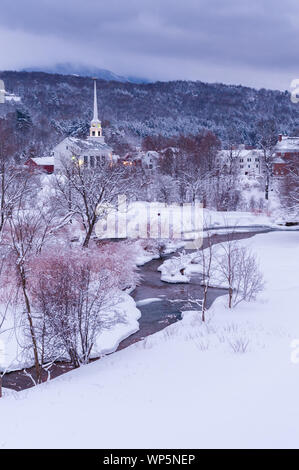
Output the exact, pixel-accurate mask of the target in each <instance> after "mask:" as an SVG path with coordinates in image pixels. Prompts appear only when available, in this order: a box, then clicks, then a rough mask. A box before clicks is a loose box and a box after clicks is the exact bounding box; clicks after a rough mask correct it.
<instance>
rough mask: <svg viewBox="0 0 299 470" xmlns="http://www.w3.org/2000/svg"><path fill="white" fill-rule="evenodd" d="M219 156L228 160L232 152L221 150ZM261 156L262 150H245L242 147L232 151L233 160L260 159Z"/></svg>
mask: <svg viewBox="0 0 299 470" xmlns="http://www.w3.org/2000/svg"><path fill="white" fill-rule="evenodd" d="M219 155H220V156H221V157H223V158H225V157H227V158H228V157H230V155H231V150H220V152H219ZM261 155H262V150H260V149H245V148H242V147H241V148H239V149H235V150H233V151H232V157H233V158H247V157H260V156H261Z"/></svg>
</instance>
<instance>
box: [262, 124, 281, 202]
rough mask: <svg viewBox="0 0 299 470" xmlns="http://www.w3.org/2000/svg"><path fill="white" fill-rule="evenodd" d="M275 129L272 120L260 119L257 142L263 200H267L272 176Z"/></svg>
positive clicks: (276, 134)
mask: <svg viewBox="0 0 299 470" xmlns="http://www.w3.org/2000/svg"><path fill="white" fill-rule="evenodd" d="M277 136H278V132H277V127H276V123H275V121H273V120H272V119H268V120H265V119H262V120H261V121H259V123H258V141H259V146H260V148H261V149H262V152H263V158H262V167H263V171H264V174H265V199H266V200H268V199H269V191H270V183H271V180H272V176H273V159H274V156H275V146H276V143H277Z"/></svg>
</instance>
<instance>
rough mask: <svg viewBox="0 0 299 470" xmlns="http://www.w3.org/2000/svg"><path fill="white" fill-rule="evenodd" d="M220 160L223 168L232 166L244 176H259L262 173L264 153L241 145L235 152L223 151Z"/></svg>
mask: <svg viewBox="0 0 299 470" xmlns="http://www.w3.org/2000/svg"><path fill="white" fill-rule="evenodd" d="M218 159H219V160H218V161H219V163H220V162H221V164H222V167H225V166H227V167H229V165H230V164H232V165H233V167H234V169H235V170H236V171H237V172H239V173H240V174H243V175H248V176H258V175H260V174H261V173H262V151H261V150H259V149H254V148H248V147H247V146H245V145H239V146H238V147H236V148H234V149H233V150H230V149H229V150H221V151H220V152H219V154H218Z"/></svg>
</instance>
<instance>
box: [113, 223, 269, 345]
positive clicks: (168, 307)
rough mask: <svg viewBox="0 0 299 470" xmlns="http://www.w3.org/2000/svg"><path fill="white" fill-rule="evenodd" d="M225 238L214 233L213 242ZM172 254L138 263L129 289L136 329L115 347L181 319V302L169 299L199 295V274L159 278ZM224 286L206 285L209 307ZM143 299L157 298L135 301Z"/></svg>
mask: <svg viewBox="0 0 299 470" xmlns="http://www.w3.org/2000/svg"><path fill="white" fill-rule="evenodd" d="M268 231H269V229H265V230H262V229H260V230H259V231H256V232H241V233H235V234H234V235H233V239H235V240H241V239H243V238H250V237H253V236H254V235H256V234H257V233H266V232H268ZM226 240H227V236H226V235H216V234H215V235H214V236H213V244H216V243H222V242H224V241H226ZM206 243H207V242H206V240H205V239H204V242H203V248H206ZM171 256H173V253H172V254H170V255H167V256H165V257H163V258H162V259H158V260H153V261H149V262H148V263H146V264H145V265H144V266H141V268H140V272H141V276H142V280H141V284H140V285H139V286H138V287H137V288H136V289H135V290H134V291H133V292H132V294H131V295H132V297H133V298H134V300H135V302H137V307H138V309H139V310H140V311H141V318H140V319H139V325H140V329H139V330H138V331H137V332H136V333H134V334H133V335H131V336H129V337H128V338H126V339H125V340H124V341H122V342H121V343H120V345H119V347H118V349H123V348H126V347H127V346H129V345H130V344H132V343H135V342H136V341H140V340H141V339H143V338H144V337H145V336H148V335H151V334H153V333H155V332H157V331H159V330H162V329H163V328H165V327H166V326H167V325H169V324H171V323H174V322H176V321H177V320H179V319H181V312H180V307H182V306H183V305H184V302H181V303H180V302H175V303H173V302H171V301H172V300H177V299H186V300H187V299H188V297H189V298H190V296H191V297H197V298H202V292H203V288H202V287H201V286H200V281H201V279H200V276H199V275H194V276H193V277H192V278H191V281H190V283H188V284H184V283H182V284H169V283H166V282H163V281H161V279H160V277H161V273H160V272H159V271H158V270H157V269H158V267H159V266H160V265H161V264H162V263H163V261H165V259H168V258H170V257H171ZM226 293H227V291H226V289H216V288H210V289H209V291H208V299H207V307H208V308H209V307H210V306H211V305H212V303H213V302H214V300H215V299H216V298H217V297H219V296H220V295H225V294H226ZM146 299H160V301H155V302H151V303H146V304H144V305H143V304H142V302H141V303H140V304H139V302H140V301H143V300H146Z"/></svg>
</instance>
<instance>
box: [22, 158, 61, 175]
mask: <svg viewBox="0 0 299 470" xmlns="http://www.w3.org/2000/svg"><path fill="white" fill-rule="evenodd" d="M25 165H26V166H28V168H29V169H30V171H36V170H39V171H42V172H44V173H48V174H51V173H54V157H37V158H29V159H28V160H27V161H26V162H25Z"/></svg>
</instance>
